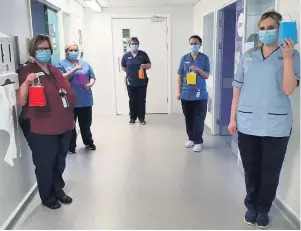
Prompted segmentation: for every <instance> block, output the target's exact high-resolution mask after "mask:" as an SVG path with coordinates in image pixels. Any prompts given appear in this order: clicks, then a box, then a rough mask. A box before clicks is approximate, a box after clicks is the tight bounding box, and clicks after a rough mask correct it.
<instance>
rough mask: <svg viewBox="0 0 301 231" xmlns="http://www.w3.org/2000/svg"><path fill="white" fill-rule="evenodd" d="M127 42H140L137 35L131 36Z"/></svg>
mask: <svg viewBox="0 0 301 231" xmlns="http://www.w3.org/2000/svg"><path fill="white" fill-rule="evenodd" d="M129 42H130V43H131V42H136V43H138V45H139V44H140V42H139V39H138V38H137V37H132V38H131V39H130V41H129Z"/></svg>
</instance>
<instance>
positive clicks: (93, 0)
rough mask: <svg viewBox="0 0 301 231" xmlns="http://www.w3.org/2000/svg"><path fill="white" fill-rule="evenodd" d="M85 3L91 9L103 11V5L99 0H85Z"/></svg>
mask: <svg viewBox="0 0 301 231" xmlns="http://www.w3.org/2000/svg"><path fill="white" fill-rule="evenodd" d="M83 1H84V3H85V5H86V6H87V7H89V8H90V9H91V10H93V11H95V12H98V13H100V12H101V10H102V9H101V5H100V4H99V1H97V0H83Z"/></svg>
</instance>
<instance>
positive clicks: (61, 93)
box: [36, 64, 67, 96]
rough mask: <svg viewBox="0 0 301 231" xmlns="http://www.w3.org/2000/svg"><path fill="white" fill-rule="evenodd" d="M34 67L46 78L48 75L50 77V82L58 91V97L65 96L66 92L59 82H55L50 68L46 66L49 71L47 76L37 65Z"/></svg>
mask: <svg viewBox="0 0 301 231" xmlns="http://www.w3.org/2000/svg"><path fill="white" fill-rule="evenodd" d="M36 65H37V66H38V67H39V68H40V69H41V71H42V72H43V73H44V74H45V75H46V76H47V75H49V76H50V77H51V81H52V83H54V85H55V87H56V89H57V90H58V93H59V95H60V96H65V95H66V93H67V92H66V90H65V89H64V88H63V87H62V85H61V84H60V83H59V81H58V80H57V78H56V76H55V74H53V73H52V71H51V68H50V66H49V65H47V67H48V70H49V74H47V73H46V72H45V71H43V69H42V68H41V67H40V66H39V65H38V64H36Z"/></svg>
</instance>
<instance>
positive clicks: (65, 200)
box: [57, 194, 72, 204]
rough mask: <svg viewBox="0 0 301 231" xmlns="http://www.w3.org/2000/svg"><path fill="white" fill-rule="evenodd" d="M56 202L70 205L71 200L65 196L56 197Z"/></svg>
mask: <svg viewBox="0 0 301 231" xmlns="http://www.w3.org/2000/svg"><path fill="white" fill-rule="evenodd" d="M57 200H58V201H59V202H61V203H63V204H71V203H72V198H71V197H69V196H67V195H66V194H65V195H64V196H62V197H57Z"/></svg>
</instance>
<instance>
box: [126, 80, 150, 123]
mask: <svg viewBox="0 0 301 231" xmlns="http://www.w3.org/2000/svg"><path fill="white" fill-rule="evenodd" d="M127 90H128V95H129V107H130V119H131V120H132V121H136V119H137V118H138V119H139V120H140V121H144V120H145V113H146V112H145V104H146V92H147V85H146V86H141V87H132V86H127Z"/></svg>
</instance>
